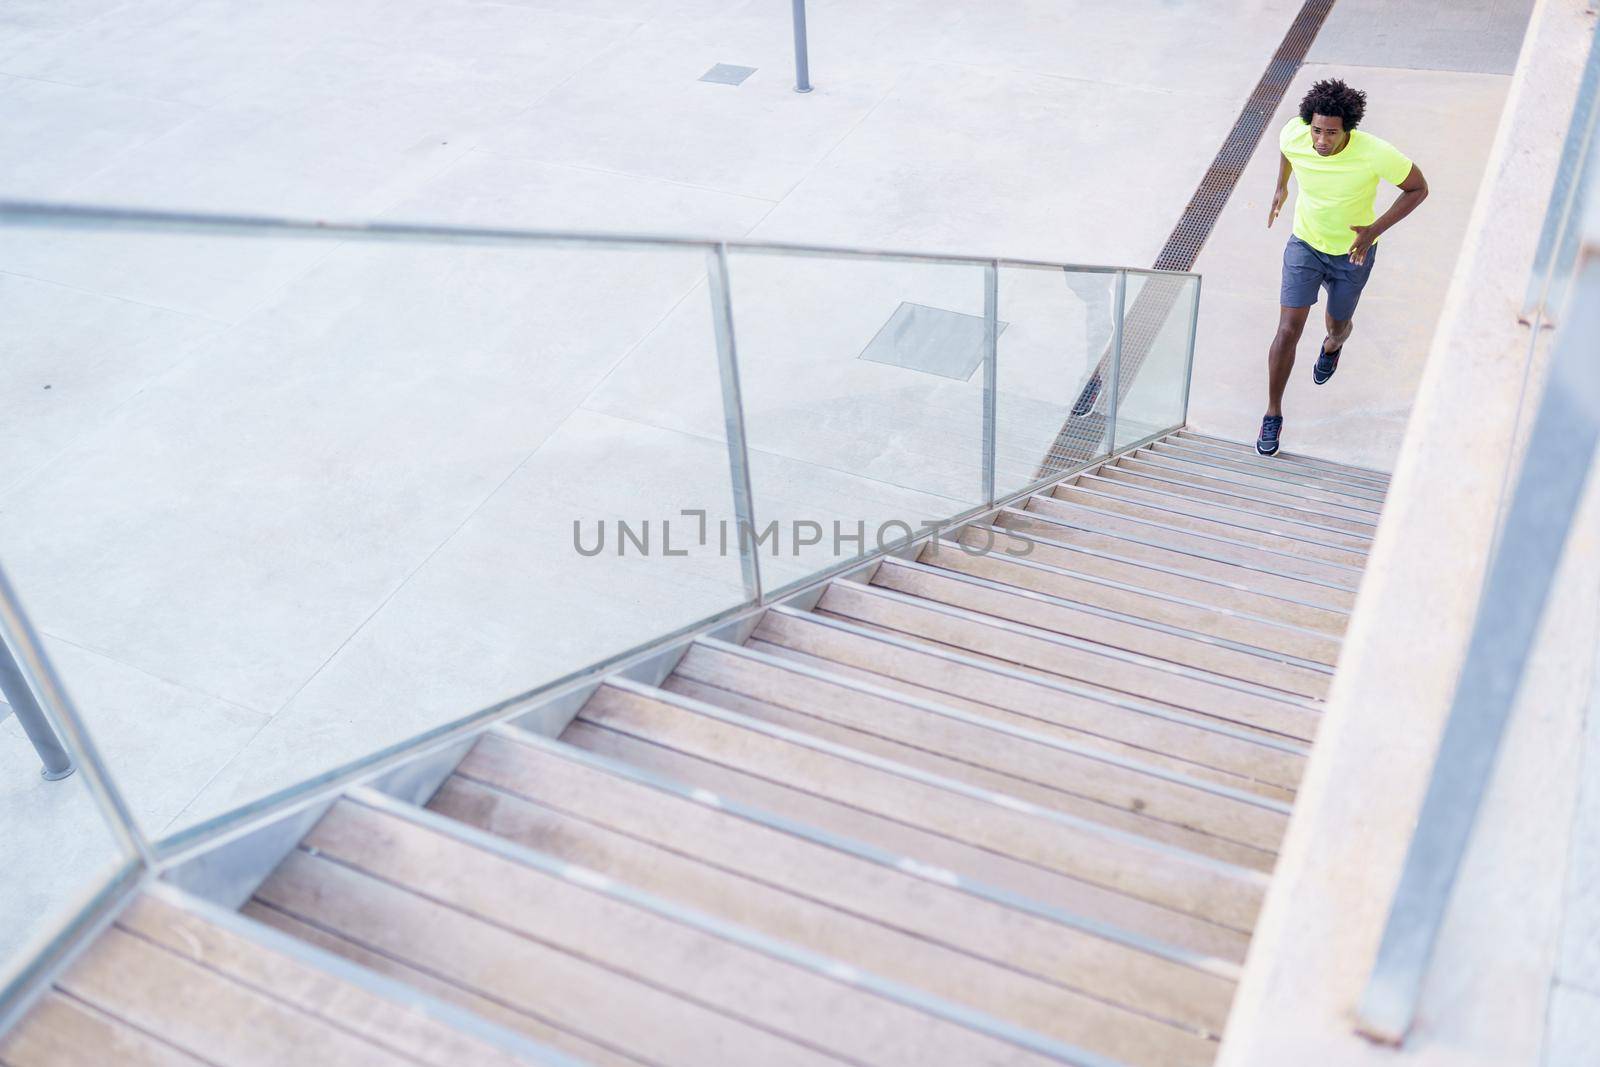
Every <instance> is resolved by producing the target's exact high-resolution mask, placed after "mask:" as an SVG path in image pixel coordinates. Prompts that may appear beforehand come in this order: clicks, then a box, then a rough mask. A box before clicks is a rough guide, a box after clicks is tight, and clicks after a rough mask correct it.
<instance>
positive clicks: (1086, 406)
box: [1072, 374, 1100, 419]
mask: <svg viewBox="0 0 1600 1067" xmlns="http://www.w3.org/2000/svg"><path fill="white" fill-rule="evenodd" d="M1099 399H1100V375H1098V374H1096V375H1095V376H1093V377H1092V378H1090V379H1089V380H1088V381H1087V382H1085V383H1084V386H1083V391H1082V392H1081V393H1079V394H1078V399H1077V401H1076V402H1075V403H1074V404H1073V405H1072V417H1073V418H1075V419H1081V418H1083V417H1084V416H1085V415H1087V414H1089V412H1091V411H1093V410H1094V402H1095V401H1096V400H1099Z"/></svg>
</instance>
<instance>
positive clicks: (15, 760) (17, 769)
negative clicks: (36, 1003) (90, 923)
mask: <svg viewBox="0 0 1600 1067" xmlns="http://www.w3.org/2000/svg"><path fill="white" fill-rule="evenodd" d="M0 595H3V594H0ZM48 651H49V652H50V653H53V654H60V658H68V657H69V656H70V654H71V652H72V649H71V648H70V647H67V646H63V645H62V644H61V643H60V642H55V641H52V642H49V644H48ZM23 658H24V657H22V656H21V655H14V654H13V652H12V651H11V649H10V648H9V646H7V645H6V644H4V643H3V642H0V1009H3V1008H5V1007H6V1006H7V1004H8V1002H9V999H10V997H11V995H12V993H13V992H15V991H16V990H17V989H20V987H21V984H22V979H23V978H24V977H25V976H24V974H23V970H22V968H23V967H24V966H25V965H26V964H27V963H29V962H30V961H32V960H33V959H35V958H36V957H37V956H38V955H39V953H40V951H41V950H42V949H43V948H44V947H45V946H46V945H47V944H49V943H50V941H51V940H52V939H53V938H55V937H58V936H59V935H60V934H61V933H62V931H63V930H64V929H66V928H67V925H68V924H69V923H70V922H71V920H73V918H74V917H75V916H76V915H77V914H78V913H79V911H80V910H81V909H82V907H83V905H84V904H85V903H87V902H88V900H89V899H90V897H91V896H92V895H93V894H94V893H95V892H96V891H97V890H99V889H101V888H102V887H104V886H106V885H107V884H108V883H109V882H110V880H111V879H112V877H113V875H114V874H115V873H116V872H117V871H118V870H119V869H120V868H124V867H125V866H126V865H128V864H130V863H131V862H134V861H135V852H134V848H133V846H132V844H131V842H126V841H124V839H123V838H122V836H121V835H118V834H114V833H113V832H112V830H111V828H110V823H109V822H108V821H107V818H106V813H105V809H104V808H103V807H102V806H101V804H100V803H98V802H97V800H96V798H95V796H94V795H93V794H92V793H91V791H90V775H89V773H88V772H86V771H84V770H83V769H82V768H83V766H84V759H83V755H82V753H80V752H79V751H78V750H77V748H76V747H75V745H74V744H73V743H72V738H71V736H70V735H68V734H66V733H65V732H63V731H61V730H59V729H57V728H56V727H55V726H54V725H53V724H52V722H51V720H50V719H49V717H48V716H47V715H46V714H45V713H44V711H43V710H42V709H41V707H40V705H39V703H38V701H37V698H36V696H35V695H34V693H33V691H32V689H31V688H30V687H29V686H28V684H27V682H26V681H25V680H24V679H23V677H22V674H21V671H20V668H19V667H18V664H19V662H21V661H22V660H23ZM19 711H21V712H22V714H18V712H19ZM24 715H26V716H27V717H28V722H27V724H26V728H25V725H24V722H23V721H22V720H23V716H24ZM30 734H31V736H30ZM36 742H37V746H38V747H36ZM46 760H48V761H49V763H46ZM46 770H49V771H52V772H54V774H53V775H52V776H51V777H46V775H45V773H44V772H45V771H46Z"/></svg>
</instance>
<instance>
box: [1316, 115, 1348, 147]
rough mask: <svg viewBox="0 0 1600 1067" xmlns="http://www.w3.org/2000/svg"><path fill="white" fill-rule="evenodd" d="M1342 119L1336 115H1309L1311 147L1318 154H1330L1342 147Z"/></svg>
mask: <svg viewBox="0 0 1600 1067" xmlns="http://www.w3.org/2000/svg"><path fill="white" fill-rule="evenodd" d="M1344 141H1345V132H1344V119H1342V118H1340V117H1339V116H1338V115H1331V116H1330V115H1312V116H1311V147H1312V148H1315V149H1316V150H1317V155H1319V156H1331V155H1333V154H1334V153H1335V152H1337V151H1339V149H1341V148H1343V147H1344Z"/></svg>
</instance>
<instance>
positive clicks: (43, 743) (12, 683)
mask: <svg viewBox="0 0 1600 1067" xmlns="http://www.w3.org/2000/svg"><path fill="white" fill-rule="evenodd" d="M0 693H3V694H5V698H6V703H8V704H10V705H11V710H12V712H13V713H15V714H16V716H17V721H18V722H20V723H21V724H22V731H23V733H25V734H27V735H28V740H29V741H32V742H33V750H34V751H35V752H37V753H38V754H39V759H40V760H41V761H43V763H44V767H43V768H42V769H41V770H40V771H39V773H40V774H41V775H43V776H44V778H45V780H46V781H51V782H55V781H59V780H61V779H62V778H65V777H66V776H67V775H69V774H71V773H72V772H73V769H74V768H73V766H72V757H71V756H68V755H67V750H66V749H64V748H62V747H61V742H60V741H59V740H58V739H57V738H56V732H55V731H54V730H52V729H51V728H50V720H48V719H46V718H45V717H44V710H43V709H42V708H40V707H39V702H38V701H37V700H35V699H34V698H33V690H31V689H29V688H28V683H27V682H25V681H23V680H22V669H21V668H20V667H18V666H17V661H16V660H15V659H12V658H11V650H10V649H9V648H7V647H6V646H5V644H4V643H0Z"/></svg>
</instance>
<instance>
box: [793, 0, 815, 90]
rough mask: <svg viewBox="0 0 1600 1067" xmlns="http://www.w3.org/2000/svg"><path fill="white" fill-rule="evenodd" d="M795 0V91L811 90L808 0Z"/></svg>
mask: <svg viewBox="0 0 1600 1067" xmlns="http://www.w3.org/2000/svg"><path fill="white" fill-rule="evenodd" d="M793 2H794V91H795V92H797V93H809V92H810V91H811V60H810V56H809V55H808V52H809V49H808V48H807V46H806V0H793Z"/></svg>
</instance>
